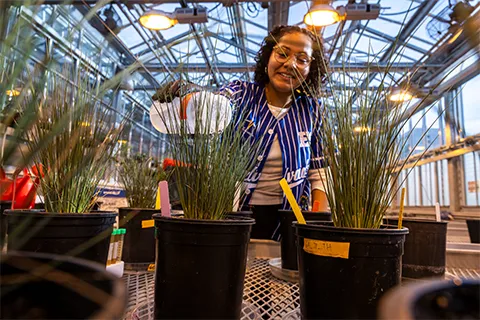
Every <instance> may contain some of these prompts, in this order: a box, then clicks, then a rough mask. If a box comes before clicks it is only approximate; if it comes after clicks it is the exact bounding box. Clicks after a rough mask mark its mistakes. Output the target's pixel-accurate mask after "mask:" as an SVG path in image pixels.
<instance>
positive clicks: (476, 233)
mask: <svg viewBox="0 0 480 320" xmlns="http://www.w3.org/2000/svg"><path fill="white" fill-rule="evenodd" d="M467 227H468V235H469V236H470V242H471V243H480V219H474V220H473V219H472V220H467Z"/></svg>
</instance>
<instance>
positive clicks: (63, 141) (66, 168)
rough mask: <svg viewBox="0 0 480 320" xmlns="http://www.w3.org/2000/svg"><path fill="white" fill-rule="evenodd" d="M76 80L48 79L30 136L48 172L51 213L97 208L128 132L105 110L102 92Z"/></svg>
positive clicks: (45, 187) (45, 185) (45, 186)
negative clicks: (103, 184)
mask: <svg viewBox="0 0 480 320" xmlns="http://www.w3.org/2000/svg"><path fill="white" fill-rule="evenodd" d="M79 74H82V73H81V72H80V73H79ZM75 80H76V81H72V79H68V78H62V77H60V76H52V77H50V78H49V79H48V84H47V88H48V89H49V90H48V93H47V94H46V95H41V96H40V100H39V101H37V103H38V113H39V116H38V120H37V121H36V122H35V123H34V124H33V125H32V126H31V128H30V130H29V132H28V142H27V145H28V146H29V147H30V148H31V150H36V152H35V154H34V155H33V162H34V163H35V165H36V166H37V167H42V168H43V175H42V176H40V177H39V179H40V187H41V190H42V194H43V197H44V202H45V210H46V211H47V212H58V213H86V212H88V211H89V210H90V209H91V207H92V206H93V204H94V201H95V196H96V193H97V191H96V189H97V187H98V184H99V182H100V180H101V179H103V178H104V174H105V171H106V170H107V168H108V166H109V165H110V159H112V157H113V154H114V152H115V151H116V150H117V148H116V142H117V140H118V137H119V133H120V131H121V129H122V126H121V125H120V126H118V127H116V126H115V125H116V124H115V121H112V119H109V118H108V113H106V112H105V111H104V110H103V108H102V106H101V103H100V100H99V98H98V97H99V95H96V93H98V90H96V89H95V88H94V87H93V85H91V84H89V83H88V82H87V79H84V78H82V76H79V77H78V78H77V79H75ZM36 98H38V96H37V97H36ZM39 146H41V147H39Z"/></svg>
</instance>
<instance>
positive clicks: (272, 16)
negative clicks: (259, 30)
mask: <svg viewBox="0 0 480 320" xmlns="http://www.w3.org/2000/svg"><path fill="white" fill-rule="evenodd" d="M289 10H290V1H285V2H278V1H276V2H273V1H272V2H270V4H269V6H268V30H272V29H273V28H274V27H275V26H279V25H287V24H288V12H289Z"/></svg>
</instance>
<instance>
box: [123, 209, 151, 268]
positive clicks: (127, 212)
mask: <svg viewBox="0 0 480 320" xmlns="http://www.w3.org/2000/svg"><path fill="white" fill-rule="evenodd" d="M159 212H160V210H156V209H139V208H119V209H118V214H119V216H118V218H119V221H120V222H119V223H120V228H125V229H127V233H126V234H125V238H124V240H123V241H124V242H123V252H122V260H123V261H124V262H125V269H127V270H137V271H146V270H147V269H148V266H149V265H150V264H152V263H155V228H154V224H153V218H152V215H153V214H155V213H159Z"/></svg>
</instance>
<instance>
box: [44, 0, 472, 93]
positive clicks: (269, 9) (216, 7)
mask: <svg viewBox="0 0 480 320" xmlns="http://www.w3.org/2000/svg"><path fill="white" fill-rule="evenodd" d="M101 2H102V1H91V0H75V1H71V3H73V4H75V5H76V8H77V9H78V10H79V11H80V12H82V13H83V14H85V13H86V12H88V10H89V9H90V8H91V7H93V6H95V5H97V6H99V3H101ZM103 2H105V1H103ZM59 3H62V1H58V0H44V4H59ZM330 3H331V5H332V6H334V7H337V6H346V5H347V4H353V3H355V1H354V0H353V1H352V0H349V1H331V2H330ZM357 3H367V1H364V0H361V1H357ZM368 3H370V4H379V5H380V7H381V9H380V14H379V16H378V17H377V18H376V19H372V20H365V19H363V20H344V21H342V22H339V23H337V24H334V25H330V26H327V27H323V28H321V29H317V33H318V34H319V35H321V36H322V38H323V41H324V43H325V48H326V53H327V54H328V57H329V59H330V65H331V66H332V68H333V70H335V68H337V69H338V68H342V67H343V66H345V65H348V69H349V72H350V73H351V75H352V77H355V74H357V73H358V74H362V73H365V72H367V71H368V72H369V74H370V77H369V79H370V80H369V83H365V82H364V83H363V85H365V86H367V85H371V86H375V85H376V82H379V79H378V77H377V78H376V77H375V75H376V72H380V71H382V70H385V68H389V71H390V73H391V77H392V79H393V81H394V82H401V81H402V79H403V78H404V77H405V75H407V76H408V77H410V81H412V80H413V82H414V83H416V84H417V85H418V86H419V87H420V88H423V87H426V86H429V85H431V83H432V81H433V82H434V81H435V79H438V77H439V76H441V75H443V74H444V73H445V72H446V70H449V69H451V68H452V67H455V66H458V65H459V64H461V63H464V62H465V61H467V62H469V63H470V65H473V67H470V68H465V70H463V71H462V74H461V75H462V79H463V80H468V79H470V78H472V77H474V76H475V75H476V74H478V73H479V66H478V65H479V63H478V62H477V61H479V60H478V55H479V53H478V51H479V50H478V47H479V42H480V35H479V32H480V31H479V30H480V23H479V20H480V13H479V11H480V10H479V7H480V1H466V0H465V1H455V0H439V1H434V0H424V1H418V0H416V1H409V0H378V1H369V2H368ZM311 5H312V2H310V1H283V0H275V1H269V2H268V1H264V0H261V1H242V0H235V1H233V0H232V1H230V0H224V1H221V2H212V1H209V0H196V1H187V0H181V1H174V0H161V1H154V0H119V1H113V2H112V3H111V4H107V5H104V6H102V7H100V6H99V8H98V10H97V14H96V16H95V17H94V18H93V19H92V20H91V22H90V23H91V24H92V26H95V28H96V29H97V30H98V31H99V32H100V33H102V34H103V35H104V36H106V37H107V39H109V42H110V43H111V45H112V46H113V47H114V48H116V49H117V50H118V51H119V52H120V53H121V62H122V64H123V65H125V66H127V65H130V64H133V63H140V65H141V67H140V68H139V70H138V72H139V73H141V74H143V76H142V80H141V81H137V82H136V84H135V88H136V89H142V90H143V89H146V90H152V89H154V88H157V87H158V85H159V84H160V83H163V82H164V81H166V80H171V79H177V78H179V77H180V76H183V77H187V78H188V79H190V80H192V81H196V82H203V83H208V84H209V85H211V86H214V87H215V86H220V85H222V84H224V83H226V82H228V81H231V80H233V79H245V80H247V79H251V78H252V70H253V68H254V64H255V56H256V54H257V52H258V51H259V49H260V46H261V43H262V40H263V39H264V37H265V36H266V35H267V34H268V30H269V29H271V28H272V27H273V26H276V25H286V24H289V25H299V26H302V27H305V24H304V22H303V16H304V15H305V14H306V13H307V11H308V9H309V7H310V6H311ZM200 6H202V7H205V8H206V9H207V12H208V22H206V23H195V24H177V25H175V26H174V27H172V28H170V29H168V30H163V31H152V30H149V29H146V28H144V27H142V25H141V24H140V23H139V18H140V17H141V16H142V14H144V13H145V12H147V11H148V10H151V9H156V10H157V9H158V10H162V11H165V12H173V11H174V10H175V9H176V8H198V7H200ZM392 57H394V63H393V64H392V63H390V62H391V61H392Z"/></svg>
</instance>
